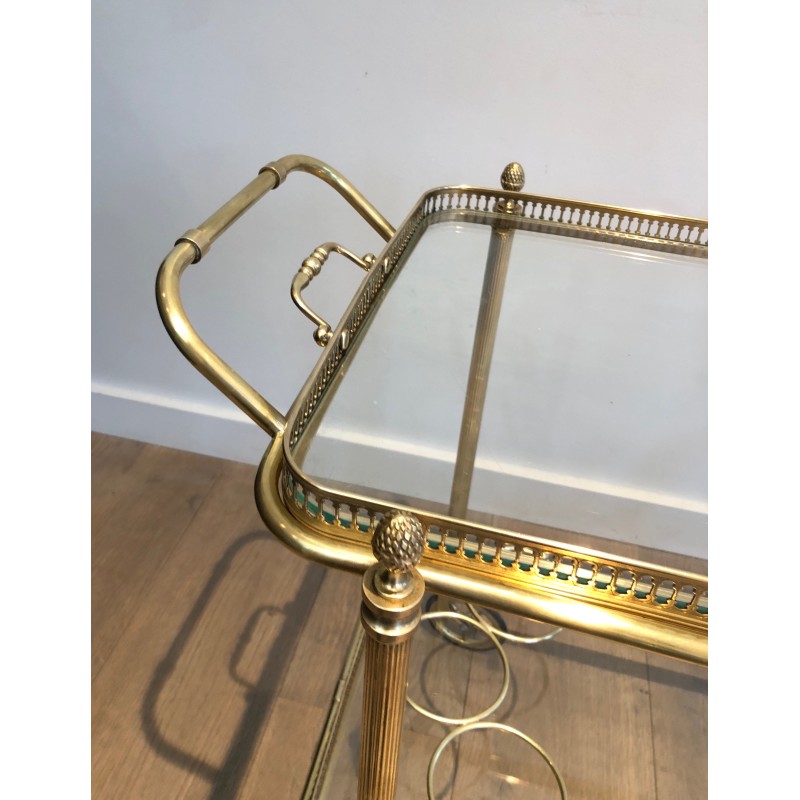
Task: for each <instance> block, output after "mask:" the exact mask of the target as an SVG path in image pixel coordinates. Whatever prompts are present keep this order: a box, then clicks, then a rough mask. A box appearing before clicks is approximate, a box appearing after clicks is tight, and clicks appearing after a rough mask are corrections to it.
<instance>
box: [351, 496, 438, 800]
mask: <svg viewBox="0 0 800 800" xmlns="http://www.w3.org/2000/svg"><path fill="white" fill-rule="evenodd" d="M423 547H424V536H423V532H422V528H421V526H420V524H419V522H418V521H417V520H416V519H415V518H414V517H412V516H410V515H406V514H401V513H399V512H392V513H390V514H387V515H386V516H385V517H384V518H383V519H382V520H381V522H380V523H379V524H378V526H377V527H376V530H375V535H374V537H373V540H372V550H373V552H374V553H375V556H376V558H377V559H378V563H377V564H375V565H374V566H372V567H370V568H369V569H368V570H367V572H366V573H365V574H364V580H363V583H362V587H361V588H362V604H361V622H362V624H363V626H364V630H365V631H366V641H365V647H364V701H363V707H362V717H361V765H360V771H359V777H358V800H394V796H395V787H396V785H397V760H398V755H399V752H400V733H401V730H402V726H403V712H404V711H405V704H406V688H407V683H408V653H409V647H410V645H411V635H412V633H413V632H414V629H415V628H416V627H417V625H418V624H419V619H420V616H421V614H422V597H423V595H424V593H425V585H424V582H423V580H422V578H421V577H420V575H419V573H418V572H417V570H416V569H414V567H415V566H416V565H417V564H418V563H419V561H420V559H421V557H422V551H423Z"/></svg>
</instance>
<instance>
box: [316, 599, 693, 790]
mask: <svg viewBox="0 0 800 800" xmlns="http://www.w3.org/2000/svg"><path fill="white" fill-rule="evenodd" d="M426 600H427V602H426V604H425V605H426V609H427V610H428V611H430V610H433V609H436V608H441V607H442V606H441V603H439V604H436V603H434V602H433V600H434V598H432V597H430V596H429V597H428V598H427V599H426ZM457 610H458V611H460V612H465V613H468V609H467V608H466V607H465V606H464V605H463V604H458V608H457ZM437 622H439V621H438V620H437V621H434V620H423V622H422V623H421V624H420V626H419V628H418V629H417V631H416V632H415V634H414V639H413V643H412V650H411V657H410V667H409V685H408V694H409V698H411V699H412V700H413V701H414V702H415V703H416V704H417V705H418V706H420V707H421V708H423V709H425V710H427V711H429V712H432V713H433V714H434V715H436V716H439V717H444V718H449V719H452V720H456V719H463V718H474V717H476V716H480V713H481V711H482V710H484V709H487V708H489V707H490V706H492V705H493V704H495V703H496V701H497V699H498V697H499V696H500V695H501V694H503V692H502V689H503V675H504V665H503V661H504V659H503V658H502V657H501V654H500V653H499V651H498V649H497V648H495V647H493V646H490V647H488V648H482V647H476V646H472V647H464V646H462V645H460V644H457V643H455V642H454V641H452V639H453V638H457V637H448V636H445V635H443V634H442V632H441V631H440V630H437V629H436V627H435V624H436V623H437ZM494 622H495V624H497V619H496V618H495V619H494ZM501 627H507V628H508V631H509V632H510V633H512V634H517V635H519V636H524V637H536V636H540V635H542V634H547V633H549V632H550V631H552V628H550V627H549V626H544V625H539V624H537V623H533V622H528V621H524V620H519V619H517V618H511V619H507V618H504V619H502V621H501ZM359 630H360V626H359ZM452 630H455V631H456V632H461V633H463V630H464V627H463V626H462V625H461V623H458V622H455V623H453V628H452ZM357 634H358V631H356V633H355V634H354V643H355V644H354V648H353V649H352V650H351V656H352V658H351V662H350V665H351V668H350V669H348V667H347V666H346V667H345V670H344V672H343V674H342V678H341V681H340V689H341V697H340V699H341V702H340V703H339V704H338V705H337V708H336V712H335V713H332V719H331V721H332V722H333V723H334V724H333V725H332V726H331V728H330V733H331V736H330V739H329V740H328V741H327V743H323V745H324V746H321V749H320V752H319V753H318V758H317V763H316V764H315V768H314V770H312V774H311V776H310V778H309V783H308V785H307V787H306V792H305V794H304V800H340V799H341V798H350V797H355V796H356V791H357V781H358V760H359V746H360V724H361V686H362V664H361V657H360V654H359V653H358V651H357V650H356V649H355V648H356V647H357V642H358V635H357ZM471 638H472V639H473V645H474V644H475V643H474V637H471ZM501 646H502V648H503V652H504V653H505V657H506V659H507V664H508V670H507V671H508V687H507V691H505V693H504V695H503V697H502V700H501V702H500V703H499V704H497V705H496V708H495V709H494V711H493V712H492V713H490V714H489V715H487V716H486V717H484V718H483V720H484V721H488V722H491V723H499V724H501V725H505V726H510V727H512V728H514V729H516V730H517V731H519V733H521V734H523V735H524V736H526V737H529V738H530V739H531V740H533V741H534V742H535V743H537V744H538V745H539V746H540V747H541V748H542V749H543V750H544V751H545V753H546V754H547V755H548V756H549V757H550V758H551V759H552V762H553V763H554V765H555V767H556V768H557V770H558V772H560V774H561V776H562V777H563V781H564V784H565V786H566V790H567V793H568V796H569V797H570V798H571V800H575V798H592V800H603V798H609V799H611V798H613V800H618V799H619V798H620V797H637V798H664V799H665V800H666V798H674V797H681V798H695V797H696V798H705V797H706V796H707V722H706V719H707V717H706V715H707V670H705V669H704V668H702V667H697V666H694V665H691V664H684V663H682V662H678V661H675V660H674V659H668V658H665V657H663V656H658V655H655V654H652V653H646V652H644V651H639V650H636V649H634V648H631V647H627V646H624V645H620V644H616V643H614V642H608V641H604V640H601V639H598V638H595V637H590V636H586V635H584V634H579V633H575V632H571V631H561V632H560V633H558V634H557V635H556V636H554V637H553V638H551V639H549V640H546V641H542V642H539V643H536V644H520V643H517V642H514V641H503V642H502V644H501ZM458 727H459V726H458V724H457V723H455V722H452V723H444V722H440V721H437V720H436V719H431V718H430V717H428V716H426V715H425V714H423V713H420V712H419V711H417V710H416V709H415V708H413V707H411V705H407V707H406V712H405V715H404V721H403V733H402V739H401V744H400V759H399V765H398V784H397V800H412V798H413V799H415V798H425V797H426V796H427V795H426V791H427V790H426V787H427V782H428V770H429V764H430V761H431V758H432V757H433V756H434V753H435V752H436V751H437V748H439V746H440V744H441V743H442V742H443V740H444V739H445V737H446V736H447V735H448V734H449V733H451V732H453V731H455V730H456V729H457V728H458ZM432 784H433V795H432V796H434V797H435V798H437V800H439V799H440V798H449V800H461V798H470V800H473V799H474V798H500V797H502V798H509V799H510V798H517V797H519V798H530V797H537V798H542V800H548V798H559V797H561V796H562V795H561V792H560V790H559V785H558V783H557V780H556V777H555V776H554V772H553V770H552V768H551V767H550V766H548V763H547V762H546V761H545V759H544V758H543V757H542V756H541V755H540V754H539V753H537V752H536V751H535V750H534V749H533V748H532V746H531V744H530V743H528V742H526V741H525V740H523V739H522V738H519V737H518V736H514V735H510V734H509V732H507V731H505V730H500V729H499V728H497V727H495V728H491V729H480V730H478V729H476V730H469V731H467V732H465V733H464V734H463V735H461V736H458V737H456V738H454V739H452V741H450V742H449V743H448V744H447V745H446V746H445V747H444V749H443V750H442V751H441V755H440V756H439V758H438V761H437V763H436V765H435V769H434V772H433V778H432Z"/></svg>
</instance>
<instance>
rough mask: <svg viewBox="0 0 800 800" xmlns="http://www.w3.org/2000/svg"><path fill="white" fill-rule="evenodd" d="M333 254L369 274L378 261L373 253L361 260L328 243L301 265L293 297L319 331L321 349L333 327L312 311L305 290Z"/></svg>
mask: <svg viewBox="0 0 800 800" xmlns="http://www.w3.org/2000/svg"><path fill="white" fill-rule="evenodd" d="M331 253H339V255H342V256H345V258H349V259H350V260H351V261H352V262H353V263H354V264H357V265H358V266H359V267H361V269H363V270H364V271H365V272H369V271H370V270H371V269H372V267H373V266H374V264H375V261H376V260H377V259H376V258H375V256H374V255H373V254H372V253H367V254H366V255H365V256H364V258H359V257H358V256H357V255H356V254H355V253H353V252H352V251H351V250H348V249H347V248H346V247H342V245H340V244H337V243H336V242H326V243H325V244H321V245H320V246H319V247H317V248H315V249H314V252H313V253H312V254H311V255H310V256H309V257H308V258H307V259H306V260H305V261H303V263H302V264H301V265H300V269H299V270H298V271H297V274H296V275H295V276H294V279H293V280H292V288H291V292H290V294H291V297H292V301H293V302H294V304H295V305H296V306H297V307H298V308H299V309H300V311H302V312H303V314H305V316H306V317H308V319H310V320H311V321H312V322H313V323H314V324H315V325H316V326H317V329H316V330H315V331H314V341H315V342H316V343H317V344H318V345H320V346H321V347H325V345H326V344H328V342H329V341H330V339H331V326H330V325H328V323H327V322H325V320H324V319H322V317H320V316H319V315H318V314H317V313H316V312H314V311H312V310H311V308H310V307H309V305H308V304H307V303H306V301H305V300H303V296H302V295H303V290H304V289H305V288H306V287H307V286H308V284H309V283H311V281H312V280H313V279H314V278H316V277H317V275H319V273H320V272H321V270H322V267H323V266H324V265H325V262H326V261H327V260H328V256H329V255H330V254H331Z"/></svg>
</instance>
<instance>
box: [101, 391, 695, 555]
mask: <svg viewBox="0 0 800 800" xmlns="http://www.w3.org/2000/svg"><path fill="white" fill-rule="evenodd" d="M92 429H93V430H95V431H98V432H100V433H107V434H111V435H114V436H122V437H126V438H130V439H137V440H139V441H144V442H148V443H152V444H160V445H164V446H166V447H174V448H177V449H180V450H188V451H191V452H195V453H202V454H204V455H209V456H215V457H217V458H227V459H231V460H234V461H241V462H244V463H248V464H257V463H258V462H259V461H260V459H261V457H262V456H263V454H264V451H265V450H266V447H267V445H268V444H269V438H268V436H267V434H266V433H264V432H263V431H262V430H261V429H260V428H259V427H258V426H257V425H255V423H253V422H252V421H250V420H249V419H248V418H247V417H246V416H245V415H244V414H242V413H241V412H239V411H238V409H236V408H234V407H231V408H230V409H229V410H226V411H223V410H222V409H219V408H215V407H212V406H204V405H199V404H189V403H176V402H175V401H173V400H171V399H167V398H164V397H162V396H157V395H149V394H146V393H142V392H133V391H127V390H125V391H121V390H119V389H117V388H116V387H109V386H103V385H99V384H95V385H93V387H92ZM314 459H315V460H314V467H315V470H316V474H321V475H326V474H327V475H335V474H336V469H335V465H336V464H342V463H345V464H347V469H348V473H347V475H346V476H344V475H342V476H341V477H342V478H344V479H346V480H347V481H348V482H352V483H355V484H361V485H365V486H368V485H372V486H377V487H378V488H385V489H388V488H391V489H392V491H394V492H397V493H398V494H401V495H406V496H408V497H422V498H424V497H428V498H437V499H439V500H444V499H446V498H447V497H449V485H450V481H451V480H452V473H453V460H452V456H451V454H450V453H447V452H443V451H438V450H435V449H433V448H429V447H424V446H420V445H418V444H415V443H409V442H400V441H388V440H385V439H377V438H375V437H370V436H365V435H364V434H362V433H358V432H354V431H347V430H341V431H328V432H327V433H326V434H325V435H318V437H317V440H316V444H315V446H314ZM470 499H471V505H472V507H474V508H475V509H476V510H479V511H481V510H485V511H492V510H494V509H496V508H498V507H502V508H504V509H505V510H506V514H505V515H506V516H509V517H515V518H518V519H535V520H536V521H537V522H540V523H541V524H543V525H550V526H553V527H557V528H565V529H568V530H577V531H582V532H585V533H588V534H593V535H595V536H602V537H605V538H608V539H614V540H618V541H625V542H630V543H633V544H639V545H643V546H645V547H655V548H658V549H661V550H667V551H670V552H674V553H681V554H683V555H690V556H696V557H699V558H708V535H707V531H708V514H707V508H706V505H705V503H702V502H697V501H694V500H689V499H686V498H682V497H675V496H672V495H666V494H663V493H659V492H656V491H652V490H643V489H639V488H636V487H633V488H632V487H624V486H616V485H613V484H608V483H603V482H600V481H593V480H586V479H578V478H575V477H572V476H568V475H559V474H555V473H548V472H544V471H541V470H536V469H534V468H530V467H528V466H520V465H512V464H504V463H500V462H496V461H491V462H490V461H486V460H482V459H478V461H477V462H476V465H475V473H474V478H473V491H472V494H471V498H470Z"/></svg>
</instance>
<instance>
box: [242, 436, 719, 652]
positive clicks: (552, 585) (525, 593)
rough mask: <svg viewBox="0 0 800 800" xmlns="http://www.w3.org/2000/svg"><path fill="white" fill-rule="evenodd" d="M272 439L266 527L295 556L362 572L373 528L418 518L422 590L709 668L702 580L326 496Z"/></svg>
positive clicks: (264, 472) (263, 496)
mask: <svg viewBox="0 0 800 800" xmlns="http://www.w3.org/2000/svg"><path fill="white" fill-rule="evenodd" d="M284 453H285V447H284V434H279V435H277V436H276V437H275V441H274V442H273V443H272V444H271V446H270V447H269V449H268V450H267V452H266V454H265V456H264V459H263V460H262V462H261V464H260V466H259V469H258V473H257V476H256V484H255V495H256V503H257V505H258V509H259V512H260V513H261V516H262V518H263V519H264V522H265V523H266V525H267V527H268V528H269V529H270V530H272V531H273V533H274V534H275V535H276V536H277V537H278V538H279V539H280V540H281V541H283V543H284V544H286V545H287V546H288V547H290V548H291V549H292V550H294V551H295V552H297V553H299V554H300V555H302V556H304V557H305V558H309V559H311V560H313V561H318V562H320V563H322V564H325V565H326V566H329V567H335V568H337V569H344V570H348V571H351V572H357V573H360V572H364V571H365V570H366V569H367V568H368V567H369V566H370V565H371V564H372V563H373V557H372V550H371V546H370V541H371V536H372V532H373V531H374V529H375V526H376V525H377V523H378V522H379V521H380V519H381V518H382V516H383V515H384V514H386V513H388V512H389V511H390V510H392V509H393V508H394V509H398V510H400V511H404V512H407V513H409V514H412V515H414V516H415V517H417V518H418V519H419V522H420V524H421V525H422V527H423V530H424V533H425V541H426V545H425V552H424V554H423V558H422V562H421V563H420V565H419V572H420V574H421V575H422V577H423V578H424V580H425V584H426V587H427V588H428V590H429V591H431V592H433V593H440V594H444V595H447V596H449V597H453V598H455V599H457V600H463V601H465V602H470V603H475V604H477V605H480V606H487V607H489V608H494V609H496V610H498V611H504V612H508V613H512V614H518V615H520V616H522V617H527V618H529V619H534V620H539V621H542V622H547V623H550V624H551V625H557V626H559V627H566V628H571V629H573V630H579V631H583V632H585V633H591V634H593V635H599V636H602V637H604V638H607V639H611V640H614V641H618V642H622V643H624V644H630V645H633V646H636V647H641V648H644V649H647V650H651V651H653V652H657V653H662V654H664V655H668V656H673V657H676V658H680V659H684V660H686V661H691V662H693V663H697V664H703V665H705V664H707V663H708V580H707V578H706V577H704V576H702V575H697V574H694V573H690V572H684V571H679V570H669V569H665V568H663V567H660V566H657V565H653V564H647V563H645V562H639V561H634V560H626V559H621V558H618V557H616V556H613V555H609V554H606V553H601V552H599V551H594V550H589V549H587V548H578V547H572V546H570V545H567V544H563V543H560V542H556V541H554V540H548V539H538V538H535V537H530V536H525V535H522V534H517V533H512V532H509V531H503V530H500V529H496V528H491V527H487V526H481V525H477V524H473V523H469V522H466V521H463V520H456V519H451V518H448V517H440V516H437V515H434V514H431V513H430V512H427V511H423V510H421V509H415V508H411V507H404V506H399V505H397V504H391V505H389V504H386V503H379V502H377V501H373V500H369V499H367V498H364V497H360V496H357V495H344V494H340V493H336V492H325V493H323V492H321V491H320V489H319V487H316V486H312V485H311V484H310V483H307V482H303V481H301V480H299V479H298V478H297V477H296V476H295V475H294V474H293V473H292V471H291V469H290V468H289V466H288V464H286V462H285V461H284Z"/></svg>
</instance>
